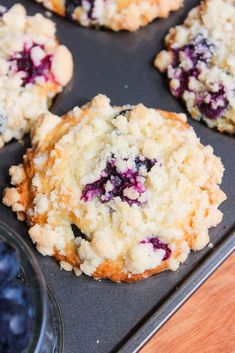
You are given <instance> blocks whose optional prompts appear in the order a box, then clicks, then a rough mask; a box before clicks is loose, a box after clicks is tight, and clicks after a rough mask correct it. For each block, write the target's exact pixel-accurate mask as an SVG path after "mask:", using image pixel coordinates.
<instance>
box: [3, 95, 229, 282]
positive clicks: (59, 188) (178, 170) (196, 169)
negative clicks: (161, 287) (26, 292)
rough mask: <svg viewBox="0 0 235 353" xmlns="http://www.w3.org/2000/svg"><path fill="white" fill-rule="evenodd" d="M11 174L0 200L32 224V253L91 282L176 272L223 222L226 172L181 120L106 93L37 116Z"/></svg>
mask: <svg viewBox="0 0 235 353" xmlns="http://www.w3.org/2000/svg"><path fill="white" fill-rule="evenodd" d="M10 174H11V176H12V183H13V184H14V185H15V187H14V188H8V189H6V190H5V197H4V199H3V201H4V203H5V204H7V205H8V206H12V208H13V210H14V211H16V212H17V213H18V216H19V218H21V219H22V218H24V217H26V218H27V219H28V221H29V223H30V226H31V228H30V230H29V234H30V236H31V238H32V240H33V242H35V243H36V246H37V249H38V250H39V251H40V252H41V253H42V254H44V255H51V256H55V257H56V258H57V259H58V260H59V261H61V265H62V267H63V268H65V269H72V268H75V271H77V272H78V271H82V272H84V273H86V274H87V275H90V276H93V277H95V278H110V279H112V280H114V281H132V280H137V279H141V278H145V277H148V276H149V275H151V274H153V273H157V272H160V271H162V270H164V269H172V270H175V269H177V267H178V266H179V264H180V262H183V261H184V260H185V259H186V258H187V256H188V253H189V251H190V248H192V249H194V250H199V249H202V248H203V247H204V246H205V245H206V244H207V243H208V241H209V237H208V229H209V228H210V227H212V226H215V225H217V224H218V223H219V222H220V221H221V219H222V213H221V212H220V211H219V210H218V206H219V204H220V203H221V202H222V201H223V200H224V199H225V195H224V193H223V192H222V191H221V190H220V188H219V186H218V184H220V183H221V179H222V175H223V165H222V163H221V161H220V159H219V158H218V157H216V156H215V155H214V154H213V150H212V148H211V147H210V146H206V147H205V146H203V145H202V144H201V143H200V141H199V139H198V138H197V136H196V134H195V132H194V130H193V128H191V127H190V126H189V125H188V124H187V122H186V117H185V116H184V115H182V114H174V113H168V112H163V111H160V110H156V109H148V108H146V107H145V106H144V105H143V104H139V105H136V106H131V105H125V106H122V107H117V106H111V105H110V100H109V99H108V98H107V97H106V96H104V95H98V96H96V97H95V98H94V99H93V100H92V101H91V102H89V103H88V104H86V105H85V106H83V107H82V108H79V107H75V108H74V109H73V110H72V111H71V112H69V113H68V114H66V115H65V116H63V117H62V118H59V117H58V116H55V115H52V114H50V113H47V114H44V115H42V116H41V117H40V118H39V120H38V122H37V124H36V126H35V127H34V129H33V130H32V148H31V149H29V150H28V151H27V153H26V155H25V156H24V163H23V164H22V165H20V166H13V167H11V169H10ZM78 229H79V230H80V232H79V231H78Z"/></svg>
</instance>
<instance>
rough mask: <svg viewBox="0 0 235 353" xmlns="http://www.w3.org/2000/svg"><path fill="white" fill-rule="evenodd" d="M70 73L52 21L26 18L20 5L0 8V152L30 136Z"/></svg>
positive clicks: (67, 57) (66, 53)
mask: <svg viewBox="0 0 235 353" xmlns="http://www.w3.org/2000/svg"><path fill="white" fill-rule="evenodd" d="M72 68H73V64H72V57H71V54H70V52H69V50H68V49H67V48H66V47H65V46H63V45H60V44H59V43H58V41H57V39H56V37H55V24H54V23H53V22H52V21H50V20H49V19H46V18H44V17H43V16H42V15H41V14H36V15H35V16H27V14H26V10H25V8H24V7H23V6H22V5H20V4H16V5H14V6H13V7H12V8H10V9H9V10H7V9H6V8H4V7H2V6H1V7H0V87H1V93H0V147H2V146H3V145H4V143H6V142H8V141H10V140H11V139H12V138H15V139H21V138H22V137H23V135H24V134H25V133H27V132H28V131H29V129H30V127H31V126H32V124H33V123H34V121H35V120H36V118H37V117H38V115H39V114H40V113H43V112H46V111H47V110H48V107H49V106H50V104H51V102H52V99H53V98H54V97H55V95H56V94H58V93H59V92H61V91H62V88H63V86H65V85H66V84H67V83H68V81H69V80H70V79H71V76H72Z"/></svg>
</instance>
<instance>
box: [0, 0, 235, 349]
mask: <svg viewBox="0 0 235 353" xmlns="http://www.w3.org/2000/svg"><path fill="white" fill-rule="evenodd" d="M19 2H20V3H22V4H23V5H24V6H26V8H27V10H28V12H29V13H31V14H33V13H36V12H42V13H45V10H44V9H43V8H42V7H41V6H40V5H38V4H36V3H34V2H33V1H30V0H22V1H19ZM14 3H15V1H12V0H2V1H1V4H2V5H6V6H11V5H13V4H14ZM198 3H199V1H195V0H188V1H185V6H184V7H183V8H182V9H181V10H180V11H178V12H176V13H173V14H171V15H170V17H169V18H168V19H166V20H157V21H155V22H153V23H152V24H151V25H149V26H147V27H145V28H143V29H141V30H139V31H137V32H136V33H127V32H120V33H113V32H111V31H107V30H91V29H84V28H81V27H79V26H77V25H75V24H74V23H71V22H68V21H66V20H65V19H62V18H59V17H57V16H55V15H52V19H53V20H54V21H55V22H56V24H57V30H58V32H57V34H58V37H59V39H60V40H61V41H62V42H63V43H64V44H66V45H67V46H68V48H69V49H70V50H71V51H72V53H73V56H74V61H75V71H74V77H73V80H72V82H71V83H70V85H69V86H68V87H67V88H66V90H65V91H64V92H63V93H62V94H61V95H60V96H59V97H58V98H57V100H56V101H55V104H54V106H53V112H55V113H57V114H59V115H61V114H63V113H65V112H66V111H68V110H69V109H70V108H72V107H74V106H75V105H81V104H84V103H85V102H87V101H89V100H90V99H91V98H92V97H93V96H95V95H96V94H97V93H104V94H106V95H107V96H109V97H110V98H111V100H112V103H113V104H120V105H123V104H126V103H130V104H136V103H138V102H143V103H144V104H145V105H146V106H149V107H158V108H161V109H165V110H169V111H175V112H185V110H184V108H183V106H181V105H180V103H179V102H178V101H177V100H176V99H174V98H173V97H172V96H171V95H170V93H169V91H168V88H167V84H166V82H165V81H164V78H163V77H162V76H161V75H160V74H159V73H158V72H156V70H155V69H154V67H153V59H154V56H155V54H156V53H157V52H158V51H160V50H161V49H162V48H163V39H164V36H165V35H166V33H167V32H168V30H169V28H170V27H172V26H175V25H177V24H180V23H181V22H182V20H183V19H184V18H185V16H186V14H187V13H188V11H189V10H190V9H191V8H192V7H194V6H196V5H197V4H198ZM188 119H189V123H190V124H191V125H192V126H193V127H194V129H195V131H196V133H197V135H198V137H200V139H201V141H202V143H203V144H211V145H212V146H213V147H214V150H215V154H216V155H218V156H220V157H221V158H222V161H223V163H224V166H225V169H226V170H225V174H224V178H223V183H222V189H223V190H224V191H225V193H226V194H227V197H228V199H227V201H225V202H224V203H223V204H222V206H221V207H220V209H221V210H222V212H223V213H224V218H223V221H222V223H221V224H219V225H218V226H217V227H216V228H214V229H211V231H210V237H211V242H212V243H213V245H214V246H213V248H210V247H206V248H205V249H203V250H202V251H199V252H197V253H192V254H191V255H190V256H189V258H188V259H187V261H186V262H185V263H184V264H183V265H181V267H180V268H179V269H178V270H177V272H164V273H161V274H159V275H156V276H154V277H152V278H149V279H147V280H144V281H140V282H138V283H132V284H125V283H123V284H117V283H111V282H109V281H101V282H100V281H94V280H92V279H90V278H89V277H86V276H84V275H82V276H80V277H76V276H75V275H74V274H72V273H68V272H64V271H60V270H59V267H58V265H57V264H56V263H55V262H54V261H53V259H51V258H48V257H43V256H42V255H40V254H38V253H37V252H36V251H35V250H34V253H35V256H36V257H37V259H38V261H39V263H40V265H41V268H42V270H43V272H44V274H45V277H46V280H47V284H48V286H49V287H50V289H51V290H52V292H53V293H54V296H55V297H56V300H57V301H58V303H59V306H60V309H61V312H62V317H63V325H64V349H63V352H64V353H94V352H95V353H108V352H109V353H111V352H112V353H114V352H128V353H130V352H134V351H137V350H138V349H139V348H140V347H141V346H142V345H143V344H144V343H145V342H146V340H147V339H148V338H150V337H151V335H153V333H154V332H156V331H157V330H158V329H159V328H160V327H161V325H163V323H164V322H165V321H166V320H167V319H168V318H169V317H170V315H172V314H173V313H174V312H175V311H176V310H177V309H178V308H179V306H180V305H181V304H182V303H183V302H184V301H185V300H186V299H187V298H188V297H189V296H190V295H191V294H192V293H193V292H194V291H195V290H196V289H197V288H198V287H199V286H200V284H201V283H202V282H203V281H204V280H205V279H206V278H207V277H208V276H209V275H210V274H211V273H212V272H213V271H214V270H215V269H216V268H217V267H218V266H219V265H220V263H221V262H222V261H223V260H224V259H225V258H226V257H227V256H228V255H229V254H230V253H231V252H232V251H233V250H234V248H235V220H234V215H235V153H234V149H235V140H234V137H233V136H229V135H222V134H220V133H218V132H216V131H213V130H210V129H209V128H207V127H206V126H205V125H203V124H201V123H199V122H197V121H193V120H192V119H191V118H190V117H189V118H188ZM166 138H167V136H166ZM28 146H29V138H28V137H26V138H25V139H24V143H23V144H21V143H18V142H15V141H14V142H11V143H9V144H8V145H6V146H5V147H4V148H3V149H1V150H0V170H1V173H0V192H1V193H2V190H3V188H4V187H6V186H7V185H9V181H10V179H9V176H8V169H9V167H10V166H11V165H12V164H18V163H20V162H21V160H22V155H23V153H24V151H25V149H26V148H27V147H28ZM0 218H1V219H2V220H3V221H5V222H6V223H7V224H9V225H10V226H11V228H13V229H14V230H15V231H16V232H17V233H18V234H19V235H21V236H22V237H23V238H24V239H25V241H26V242H27V243H28V244H29V245H30V247H31V248H32V249H33V246H32V244H31V242H30V240H29V237H28V235H27V226H26V224H25V223H21V222H19V221H17V219H16V217H15V215H14V214H13V212H11V210H10V209H8V208H7V207H5V206H4V205H2V204H1V205H0Z"/></svg>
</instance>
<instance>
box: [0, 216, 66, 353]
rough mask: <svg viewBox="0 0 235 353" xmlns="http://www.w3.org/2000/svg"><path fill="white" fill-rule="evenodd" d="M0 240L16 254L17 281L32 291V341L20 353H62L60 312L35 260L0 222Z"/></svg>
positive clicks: (25, 247)
mask: <svg viewBox="0 0 235 353" xmlns="http://www.w3.org/2000/svg"><path fill="white" fill-rule="evenodd" d="M0 238H1V239H3V240H5V241H6V242H8V243H9V244H11V245H13V246H14V247H15V248H16V249H17V250H18V253H19V256H20V262H21V272H20V273H19V275H18V276H17V277H18V278H20V279H21V280H22V281H23V282H24V284H25V285H27V286H28V287H30V289H31V291H32V296H33V309H34V327H33V331H32V338H31V341H30V343H29V345H28V347H27V348H26V349H25V350H24V351H23V353H62V351H63V325H62V318H61V314H60V310H59V307H58V304H57V302H56V300H55V298H54V296H53V294H52V292H51V291H50V290H49V289H48V288H47V286H46V282H45V279H44V277H43V274H42V271H41V269H40V267H39V265H38V263H37V261H36V259H35V256H34V255H33V253H32V251H31V250H30V248H29V247H28V245H27V244H26V243H25V241H24V240H23V239H22V238H21V237H20V236H19V235H18V234H17V233H15V232H14V231H13V230H11V229H10V228H9V227H8V225H6V224H5V223H4V222H2V221H0Z"/></svg>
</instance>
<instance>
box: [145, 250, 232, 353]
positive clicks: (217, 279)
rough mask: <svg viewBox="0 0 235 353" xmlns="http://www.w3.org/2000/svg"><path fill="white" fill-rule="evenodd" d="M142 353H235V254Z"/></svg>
mask: <svg viewBox="0 0 235 353" xmlns="http://www.w3.org/2000/svg"><path fill="white" fill-rule="evenodd" d="M140 353H235V254H233V255H231V256H230V257H229V258H228V259H227V260H226V261H225V262H224V263H223V265H221V267H220V268H219V269H218V270H217V271H216V272H215V273H214V274H213V275H212V276H211V277H210V278H209V279H208V280H207V281H206V282H205V283H204V284H203V285H202V287H201V288H200V289H199V290H198V291H197V292H196V293H195V294H194V295H193V296H192V297H191V298H190V299H189V300H188V301H187V302H186V303H185V304H184V305H183V306H182V308H180V309H179V311H178V312H177V313H176V314H175V315H174V316H173V317H172V318H171V319H170V320H169V321H168V322H167V323H166V324H165V325H164V326H163V327H162V328H161V329H160V331H159V332H158V333H156V334H155V336H154V337H153V338H152V339H151V340H150V341H149V342H148V343H147V344H146V346H145V347H144V348H143V349H142V350H141V351H140Z"/></svg>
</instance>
